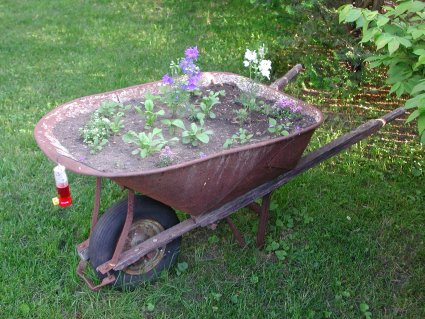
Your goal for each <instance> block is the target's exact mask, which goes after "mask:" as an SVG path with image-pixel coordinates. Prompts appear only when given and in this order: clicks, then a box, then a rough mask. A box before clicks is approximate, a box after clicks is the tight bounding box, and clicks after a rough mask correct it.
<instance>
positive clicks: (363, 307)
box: [360, 303, 369, 312]
mask: <svg viewBox="0 0 425 319" xmlns="http://www.w3.org/2000/svg"><path fill="white" fill-rule="evenodd" d="M368 310H369V305H368V304H366V303H361V304H360V311H361V312H366V311H368Z"/></svg>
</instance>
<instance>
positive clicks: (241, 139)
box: [223, 128, 254, 148]
mask: <svg viewBox="0 0 425 319" xmlns="http://www.w3.org/2000/svg"><path fill="white" fill-rule="evenodd" d="M253 136H254V134H250V133H249V132H248V131H247V130H245V129H243V128H240V129H239V132H237V133H236V134H233V135H232V137H231V138H228V139H226V141H225V142H224V144H223V148H229V147H230V146H231V145H233V144H235V143H239V144H246V143H248V142H249V141H250V140H251V138H252V137H253Z"/></svg>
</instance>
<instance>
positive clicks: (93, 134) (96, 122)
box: [80, 112, 111, 154]
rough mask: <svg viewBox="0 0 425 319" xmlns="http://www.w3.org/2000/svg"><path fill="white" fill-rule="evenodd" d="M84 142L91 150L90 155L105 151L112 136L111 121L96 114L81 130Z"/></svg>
mask: <svg viewBox="0 0 425 319" xmlns="http://www.w3.org/2000/svg"><path fill="white" fill-rule="evenodd" d="M80 133H81V137H82V138H83V142H84V143H85V144H87V145H88V147H89V148H90V153H92V154H94V153H97V152H99V151H101V150H102V149H103V147H104V146H105V145H106V144H107V143H108V138H109V136H110V135H111V134H110V121H109V120H108V119H107V118H104V117H100V116H99V114H98V113H96V112H95V113H94V114H93V115H92V116H91V117H90V120H89V122H88V123H87V124H86V125H84V126H83V127H82V128H80Z"/></svg>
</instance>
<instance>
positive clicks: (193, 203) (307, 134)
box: [34, 72, 323, 216]
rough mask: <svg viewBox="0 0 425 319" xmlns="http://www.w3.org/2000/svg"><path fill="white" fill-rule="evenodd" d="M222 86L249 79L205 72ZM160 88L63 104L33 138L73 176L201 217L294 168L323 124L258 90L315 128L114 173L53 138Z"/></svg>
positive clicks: (306, 108)
mask: <svg viewBox="0 0 425 319" xmlns="http://www.w3.org/2000/svg"><path fill="white" fill-rule="evenodd" d="M222 83H233V84H236V85H237V86H239V87H240V88H241V89H242V90H244V89H246V88H247V85H248V84H247V83H248V79H247V78H245V77H242V76H239V75H236V74H232V73H224V72H203V73H202V79H201V85H203V86H208V85H210V84H222ZM160 86H161V83H160V82H151V83H147V84H142V85H136V86H132V87H128V88H124V89H119V90H115V91H111V92H106V93H100V94H94V95H90V96H86V97H82V98H79V99H76V100H73V101H71V102H68V103H65V104H63V105H60V106H58V107H57V108H55V109H54V110H52V111H51V112H49V113H48V114H46V115H45V116H44V117H43V118H42V119H41V120H40V121H39V122H38V124H37V125H36V127H35V131H34V136H35V139H36V141H37V144H38V146H39V147H40V149H41V150H42V151H43V152H44V153H45V154H46V156H47V157H48V158H49V159H50V160H52V161H54V162H56V163H60V164H62V165H64V166H65V167H66V168H67V169H69V170H70V171H73V172H75V173H79V174H84V175H91V176H96V177H107V178H110V179H112V180H113V181H115V182H116V183H117V184H119V185H121V186H123V187H126V188H129V189H132V190H134V191H136V192H140V193H142V194H144V195H146V196H149V197H151V198H154V199H156V200H158V201H160V202H162V203H164V204H167V205H169V206H171V207H173V208H175V209H179V210H182V211H184V212H186V213H188V214H190V215H192V216H199V215H201V214H203V213H207V212H209V211H211V210H213V209H215V208H218V207H220V206H222V205H224V204H225V203H227V202H229V201H231V200H232V199H234V198H236V197H238V196H240V195H243V194H244V193H246V192H248V191H250V190H252V189H253V188H255V187H257V186H259V185H261V184H263V183H265V182H267V181H269V180H271V179H273V178H275V177H277V176H279V175H281V174H283V173H285V172H286V171H289V170H291V169H292V168H293V167H295V165H296V164H297V162H298V160H299V159H300V158H301V155H302V154H303V152H304V150H305V148H306V147H307V145H308V143H309V141H310V139H311V136H312V134H313V132H314V131H315V129H316V128H317V127H318V126H319V125H320V124H321V123H322V122H323V116H322V113H321V112H320V111H319V110H318V109H317V108H315V107H313V106H311V105H309V104H307V103H304V102H302V101H300V100H298V99H295V98H292V97H289V96H288V95H286V94H284V93H282V92H279V91H278V90H275V89H273V88H271V87H268V86H264V85H259V88H260V89H259V93H258V94H259V95H260V96H262V97H264V98H266V99H271V100H278V99H280V98H291V99H293V100H294V101H296V102H297V103H298V104H299V105H301V106H302V111H301V113H303V114H305V115H309V116H311V117H312V118H314V119H315V120H316V123H315V124H313V125H311V126H309V127H307V128H303V129H301V130H299V131H297V132H295V133H292V134H290V135H288V136H282V137H277V138H273V139H268V140H265V141H261V142H257V143H253V144H248V145H244V146H240V147H236V148H232V149H229V150H223V151H220V152H217V153H215V154H211V155H208V156H206V157H204V158H198V159H195V160H191V161H188V162H184V163H179V164H176V165H171V166H168V167H164V168H156V169H150V170H140V169H135V170H128V169H127V170H125V171H122V172H109V173H108V172H107V171H101V170H98V169H96V167H90V166H88V165H85V164H84V163H83V162H81V161H79V160H78V159H77V158H76V157H75V156H73V154H71V153H70V152H69V151H68V149H67V148H66V147H64V146H63V145H62V144H61V141H60V140H59V139H58V138H57V136H55V134H54V131H55V130H54V129H55V127H56V126H57V125H61V123H63V121H66V120H67V119H69V118H73V117H75V116H78V115H81V114H86V113H91V112H94V111H95V110H96V109H97V108H98V107H99V106H100V103H101V102H102V101H104V100H117V99H118V100H119V101H121V102H123V103H125V102H126V101H129V100H132V99H135V98H140V97H142V96H144V94H145V93H147V92H152V93H158V92H159V87H160Z"/></svg>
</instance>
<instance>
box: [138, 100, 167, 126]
mask: <svg viewBox="0 0 425 319" xmlns="http://www.w3.org/2000/svg"><path fill="white" fill-rule="evenodd" d="M143 105H144V107H145V110H144V111H143V110H142V109H141V108H140V107H138V106H135V107H134V108H135V109H136V111H137V113H139V114H140V115H141V116H143V117H144V118H145V125H146V126H149V127H152V126H153V124H154V123H155V121H156V119H157V118H158V116H163V115H164V114H165V112H164V110H159V111H157V112H155V111H154V103H153V99H151V98H150V99H146V100H145V102H144V103H143Z"/></svg>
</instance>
